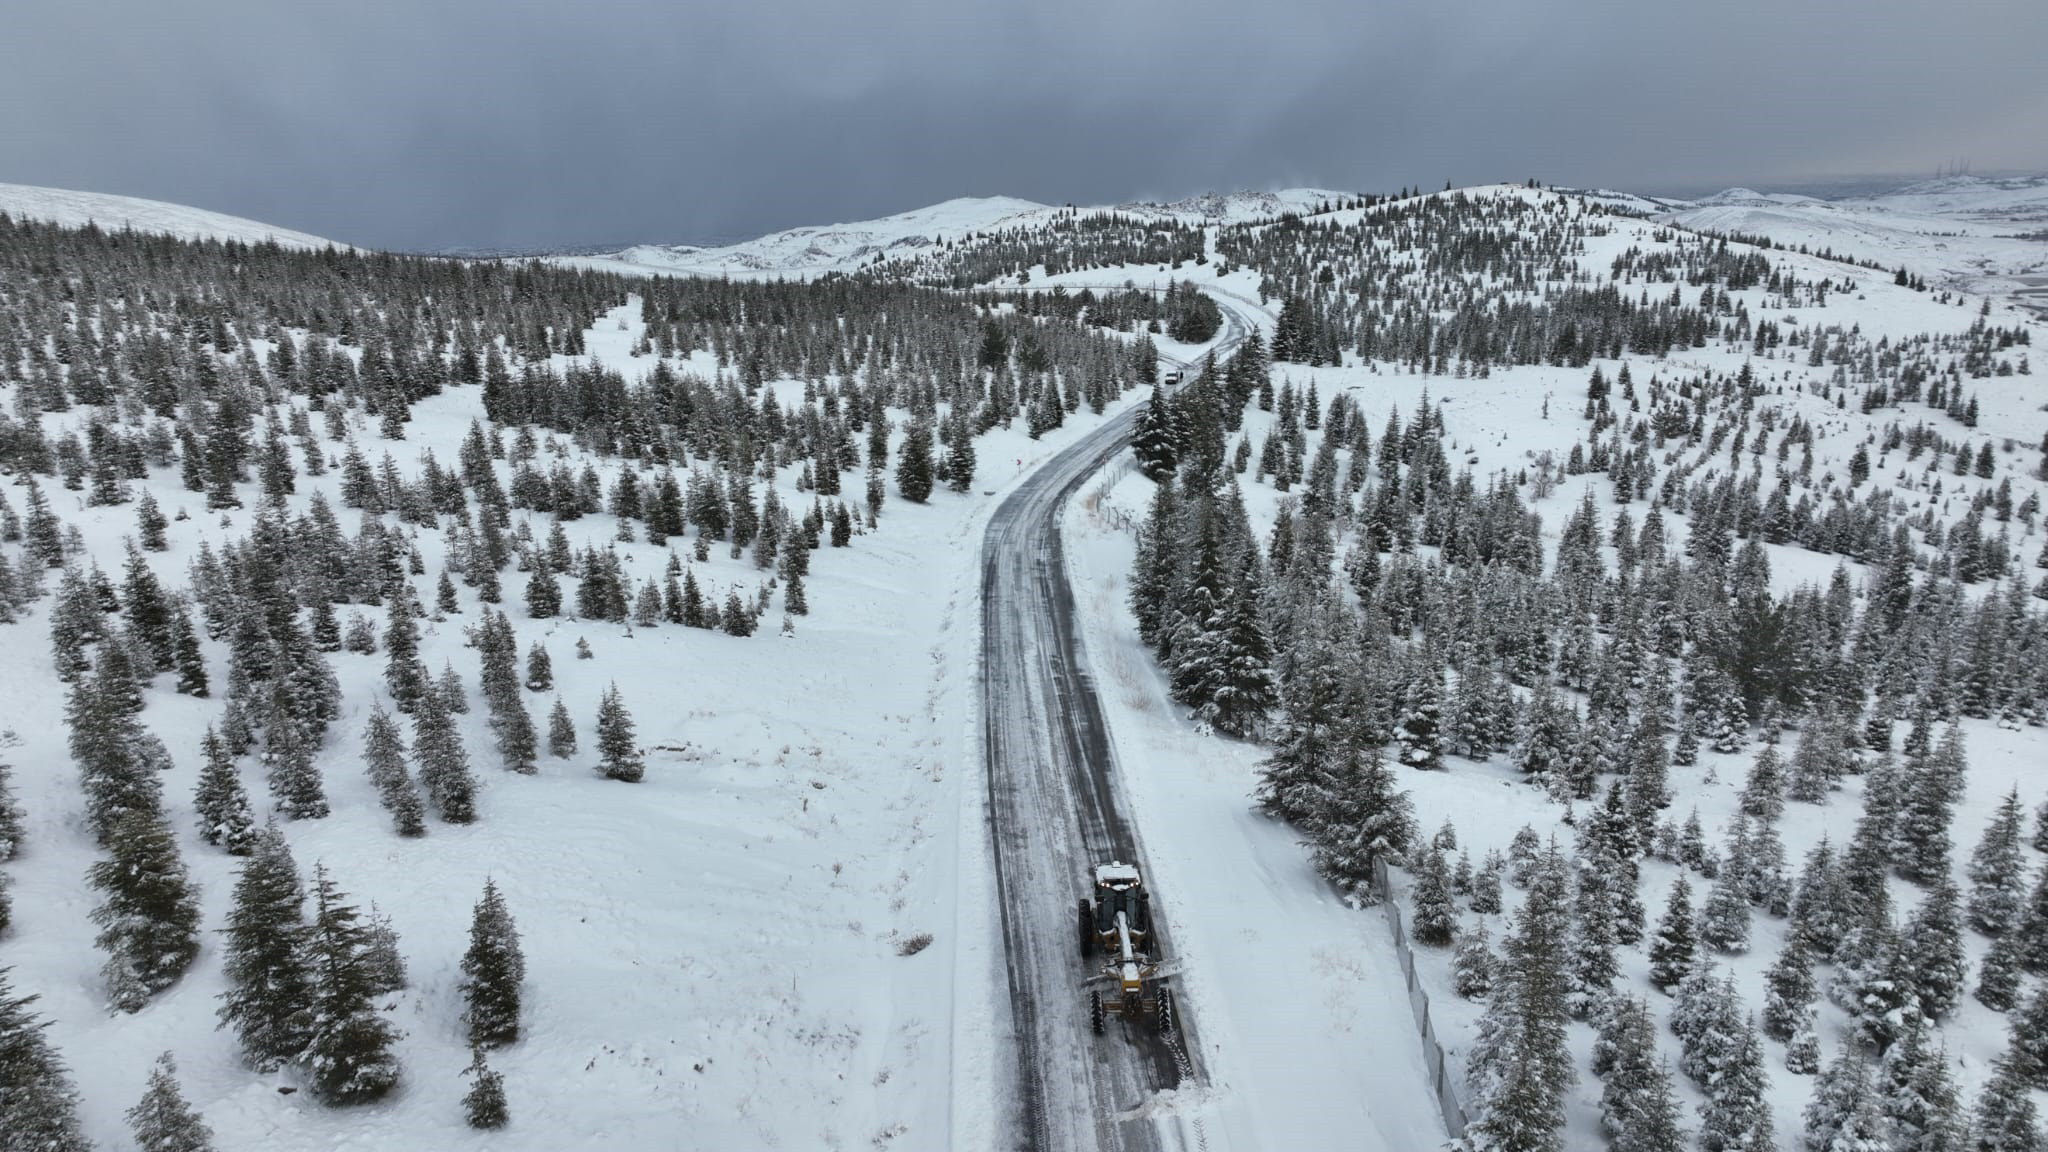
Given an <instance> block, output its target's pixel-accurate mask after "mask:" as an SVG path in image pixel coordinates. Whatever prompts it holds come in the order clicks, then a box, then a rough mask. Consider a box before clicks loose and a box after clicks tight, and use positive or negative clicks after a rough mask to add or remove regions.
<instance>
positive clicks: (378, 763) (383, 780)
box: [363, 704, 427, 836]
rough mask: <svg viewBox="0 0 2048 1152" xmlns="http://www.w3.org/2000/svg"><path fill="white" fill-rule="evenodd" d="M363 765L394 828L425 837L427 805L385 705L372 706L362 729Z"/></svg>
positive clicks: (405, 833)
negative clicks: (422, 801) (415, 783)
mask: <svg viewBox="0 0 2048 1152" xmlns="http://www.w3.org/2000/svg"><path fill="white" fill-rule="evenodd" d="M363 764H364V767H365V769H366V770H367V771H368V773H369V776H370V782H371V783H373V784H375V785H376V786H377V799H378V801H379V802H380V803H382V804H383V805H384V810H385V811H386V812H389V813H391V822H392V826H393V828H394V829H395V830H396V831H397V832H398V834H399V835H400V836H423V835H425V834H426V831H427V824H426V819H425V810H424V805H422V804H421V802H420V793H419V789H418V788H416V787H414V785H413V781H412V774H411V773H409V772H407V771H406V767H405V741H404V740H402V739H400V737H399V735H398V725H397V724H396V723H395V722H393V721H392V719H391V714H390V713H389V712H386V711H385V710H384V706H383V705H382V704H376V705H373V706H372V707H371V709H370V720H369V723H368V724H367V725H365V727H364V729H363Z"/></svg>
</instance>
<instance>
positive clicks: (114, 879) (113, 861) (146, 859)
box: [86, 812, 199, 1012]
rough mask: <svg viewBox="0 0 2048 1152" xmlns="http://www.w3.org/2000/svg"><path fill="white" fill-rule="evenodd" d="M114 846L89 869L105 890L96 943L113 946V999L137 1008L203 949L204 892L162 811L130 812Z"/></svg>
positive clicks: (109, 977) (124, 1007) (97, 912)
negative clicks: (201, 910)
mask: <svg viewBox="0 0 2048 1152" xmlns="http://www.w3.org/2000/svg"><path fill="white" fill-rule="evenodd" d="M107 850H108V853H109V856H108V858H107V859H105V860H101V861H99V862H97V863H95V864H94V865H93V866H92V867H91V869H90V870H88V872H87V873H86V878H87V879H88V880H90V881H91V883H92V886H93V887H94V888H96V889H98V890H99V891H100V893H101V894H102V897H103V898H102V900H101V902H100V904H99V906H98V907H97V908H94V909H93V913H92V921H93V923H94V924H97V925H99V928H100V933H99V936H98V937H96V938H95V940H94V943H95V944H97V945H98V946H99V947H100V948H101V949H102V950H104V951H105V952H106V953H107V963H106V967H105V968H104V969H103V972H104V974H105V976H106V981H107V995H108V999H109V1000H110V1001H111V1002H112V1003H113V1005H114V1007H116V1008H118V1009H120V1010H121V1011H123V1012H135V1011H139V1010H141V1008H142V1007H143V1005H145V1004H147V1003H149V998H150V997H152V996H154V995H156V994H157V993H158V992H161V991H163V990H164V989H166V988H168V987H170V986H171V985H172V984H174V983H176V982H177V979H178V977H179V976H182V975H184V972H185V969H186V968H188V967H190V966H191V964H192V960H193V958H194V957H196V956H197V955H199V898H198V894H197V893H196V892H195V891H194V889H193V886H192V878H191V875H190V874H189V873H188V872H187V871H186V870H185V861H184V859H183V858H181V857H180V856H179V855H178V842H177V839H176V838H175V837H173V836H172V835H171V829H170V826H169V825H168V824H166V823H164V820H163V818H162V817H161V816H157V815H155V814H153V813H149V812H130V813H129V814H127V815H126V816H123V817H122V818H121V821H120V823H118V824H116V825H115V826H114V831H113V835H112V836H111V837H109V838H108V843H107Z"/></svg>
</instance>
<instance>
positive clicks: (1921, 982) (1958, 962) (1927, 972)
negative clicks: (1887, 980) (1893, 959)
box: [1900, 874, 1969, 1022]
mask: <svg viewBox="0 0 2048 1152" xmlns="http://www.w3.org/2000/svg"><path fill="white" fill-rule="evenodd" d="M1959 903H1960V896H1959V895H1958V893H1957V892H1956V886H1955V882H1954V881H1953V880H1950V879H1949V878H1948V876H1947V875H1946V874H1943V875H1941V876H1939V877H1937V878H1936V880H1935V882H1934V885H1933V887H1932V889H1931V890H1930V891H1929V892H1928V894H1927V898H1926V899H1925V900H1923V901H1921V903H1920V907H1919V908H1918V909H1917V910H1916V911H1915V912H1914V913H1913V917H1912V919H1911V920H1908V921H1907V922H1906V930H1905V934H1904V936H1903V937H1902V939H1901V941H1900V946H1901V952H1902V955H1903V958H1904V959H1905V961H1906V966H1907V969H1908V971H1909V972H1910V978H1911V980H1912V984H1913V994H1914V996H1915V998H1916V999H1917V1000H1918V1001H1919V1006H1920V1013H1921V1015H1923V1016H1925V1017H1927V1018H1928V1019H1930V1020H1934V1021H1936V1022H1939V1021H1940V1020H1941V1019H1942V1018H1943V1017H1945V1016H1947V1015H1948V1014H1949V1012H1950V1010H1952V1009H1953V1008H1954V1007H1955V1006H1956V1004H1957V1003H1958V1002H1960V1001H1961V1000H1962V998H1963V981H1964V980H1965V979H1967V978H1968V977H1969V967H1968V964H1967V961H1966V960H1965V958H1964V955H1963V923H1962V915H1961V910H1960V909H1959V908H1958V907H1957V905H1958V904H1959Z"/></svg>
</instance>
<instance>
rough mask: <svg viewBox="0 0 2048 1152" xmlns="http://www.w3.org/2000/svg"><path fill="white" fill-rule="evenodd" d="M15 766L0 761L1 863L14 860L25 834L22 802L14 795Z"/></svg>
mask: <svg viewBox="0 0 2048 1152" xmlns="http://www.w3.org/2000/svg"><path fill="white" fill-rule="evenodd" d="M13 775H14V766H13V765H11V764H9V763H7V761H5V760H0V863H5V862H6V861H9V860H12V859H14V856H15V854H16V853H18V852H20V851H21V845H22V841H23V840H24V839H25V833H24V832H23V830H22V823H23V820H24V818H25V817H24V815H23V813H22V810H21V802H20V801H19V800H18V799H16V798H15V795H14V781H13Z"/></svg>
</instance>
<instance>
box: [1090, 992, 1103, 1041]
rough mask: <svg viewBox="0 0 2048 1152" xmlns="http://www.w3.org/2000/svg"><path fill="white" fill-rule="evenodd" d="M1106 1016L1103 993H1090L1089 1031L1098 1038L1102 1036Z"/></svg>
mask: <svg viewBox="0 0 2048 1152" xmlns="http://www.w3.org/2000/svg"><path fill="white" fill-rule="evenodd" d="M1104 1015H1105V1013H1104V1012H1103V1010H1102V993H1100V992H1090V993H1089V994H1088V1030H1089V1031H1090V1032H1093V1033H1095V1034H1096V1035H1097V1036H1100V1035H1102V1028H1103V1018H1104Z"/></svg>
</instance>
